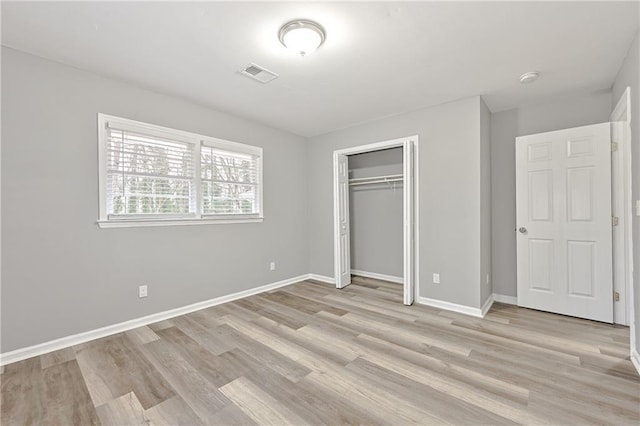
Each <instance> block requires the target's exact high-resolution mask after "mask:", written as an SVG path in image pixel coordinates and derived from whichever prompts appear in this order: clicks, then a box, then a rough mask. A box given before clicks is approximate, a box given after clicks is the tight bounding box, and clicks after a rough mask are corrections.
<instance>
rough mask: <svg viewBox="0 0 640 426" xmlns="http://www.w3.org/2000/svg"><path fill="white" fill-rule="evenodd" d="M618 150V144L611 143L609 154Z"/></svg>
mask: <svg viewBox="0 0 640 426" xmlns="http://www.w3.org/2000/svg"><path fill="white" fill-rule="evenodd" d="M617 150H618V142H611V152H614V151H617Z"/></svg>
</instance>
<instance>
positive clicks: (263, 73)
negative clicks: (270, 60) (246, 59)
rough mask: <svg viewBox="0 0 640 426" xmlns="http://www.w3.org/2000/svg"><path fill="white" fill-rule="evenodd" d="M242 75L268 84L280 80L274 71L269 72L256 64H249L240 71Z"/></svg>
mask: <svg viewBox="0 0 640 426" xmlns="http://www.w3.org/2000/svg"><path fill="white" fill-rule="evenodd" d="M240 74H243V75H246V76H247V77H249V78H252V79H254V80H257V81H259V82H260V83H268V82H270V81H271V80H274V79H276V78H278V74H276V73H275V72H273V71H269V70H268V69H266V68H263V67H261V66H260V65H256V64H249V65H247V66H246V67H244V68H243V69H241V70H240Z"/></svg>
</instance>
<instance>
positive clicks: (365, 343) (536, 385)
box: [0, 277, 640, 426]
mask: <svg viewBox="0 0 640 426" xmlns="http://www.w3.org/2000/svg"><path fill="white" fill-rule="evenodd" d="M0 382H1V397H2V398H1V403H2V405H1V406H0V413H1V416H0V422H1V423H2V426H6V425H11V426H12V425H25V424H27V425H48V424H55V425H63V424H64V425H81V426H84V425H86V424H98V423H102V424H113V425H135V424H145V425H152V424H156V425H157V424H185V425H199V424H207V425H208V424H212V425H255V424H295V425H303V424H304V425H306V424H311V425H325V424H330V425H339V424H366V425H400V424H410V423H411V424H455V425H458V424H460V425H471V424H473V425H475V424H492V425H494V424H496V425H498V424H513V423H518V424H531V425H538V424H553V425H578V424H579V425H583V424H615V425H626V424H629V425H637V424H640V377H639V376H638V374H637V372H636V371H635V368H634V367H633V365H632V363H631V361H630V359H629V329H628V328H626V327H621V326H611V325H607V324H602V323H598V322H594V321H586V320H580V319H577V318H572V317H565V316H562V315H556V314H550V313H545V312H540V311H535V310H531V309H523V308H518V307H515V306H512V305H506V304H500V303H496V304H494V305H493V307H492V309H491V310H490V311H489V313H488V314H487V316H486V317H485V318H482V319H481V318H475V317H469V316H466V315H463V314H460V313H456V312H449V311H445V310H442V309H438V308H434V307H430V306H423V305H413V306H404V305H403V304H402V286H401V285H398V284H395V283H390V282H384V281H380V280H375V279H372V278H362V277H353V283H352V284H351V285H349V286H348V287H346V288H345V289H342V290H336V289H335V287H333V286H331V285H328V284H326V283H321V282H318V281H313V280H307V281H303V282H300V283H295V284H292V285H289V286H286V287H282V288H278V289H276V290H273V291H270V292H267V293H262V294H259V295H254V296H251V297H247V298H244V299H240V300H236V301H233V302H229V303H225V304H221V305H216V306H213V307H210V308H206V309H203V310H200V311H196V312H192V313H189V314H186V315H183V316H179V317H175V318H171V319H169V320H165V321H161V322H158V323H155V324H149V325H148V326H144V327H140V328H137V329H133V330H129V331H127V332H124V333H119V334H115V335H112V336H108V337H105V338H101V339H97V340H95V341H91V342H86V343H83V344H79V345H76V346H73V347H71V348H66V349H62V350H60V351H56V352H52V353H49V354H45V355H42V356H39V357H35V358H32V359H28V360H24V361H20V362H16V363H13V364H9V365H7V366H5V367H4V368H3V369H1V370H0Z"/></svg>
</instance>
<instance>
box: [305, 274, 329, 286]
mask: <svg viewBox="0 0 640 426" xmlns="http://www.w3.org/2000/svg"><path fill="white" fill-rule="evenodd" d="M306 279H308V280H315V281H321V282H323V283H327V284H332V285H333V284H335V283H336V279H335V278H334V277H327V276H326V275H318V274H307V277H306Z"/></svg>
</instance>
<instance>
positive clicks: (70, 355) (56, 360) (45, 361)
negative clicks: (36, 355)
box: [40, 348, 76, 370]
mask: <svg viewBox="0 0 640 426" xmlns="http://www.w3.org/2000/svg"><path fill="white" fill-rule="evenodd" d="M74 359H76V353H75V352H74V350H73V349H72V348H64V349H60V350H58V351H54V352H49V353H48V354H44V355H42V356H41V357H40V362H41V364H42V369H43V370H44V369H45V368H49V367H51V366H53V365H58V364H62V363H64V362H67V361H73V360H74Z"/></svg>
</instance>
